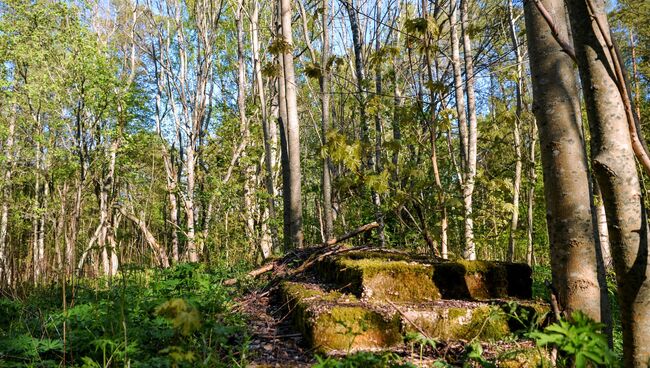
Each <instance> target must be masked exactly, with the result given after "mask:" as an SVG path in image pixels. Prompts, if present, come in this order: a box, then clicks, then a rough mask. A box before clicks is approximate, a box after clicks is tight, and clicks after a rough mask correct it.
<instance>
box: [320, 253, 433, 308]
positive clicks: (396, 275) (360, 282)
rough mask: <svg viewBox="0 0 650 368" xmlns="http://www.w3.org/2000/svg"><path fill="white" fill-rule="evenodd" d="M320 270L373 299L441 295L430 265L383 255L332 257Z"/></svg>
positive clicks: (426, 298) (419, 298)
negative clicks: (391, 258)
mask: <svg viewBox="0 0 650 368" xmlns="http://www.w3.org/2000/svg"><path fill="white" fill-rule="evenodd" d="M317 269H318V272H319V274H320V275H321V276H322V277H323V278H324V279H326V280H327V281H329V282H333V283H335V284H337V285H339V286H341V287H342V288H343V290H345V291H347V292H350V293H353V294H354V295H356V296H357V297H360V298H363V299H364V300H369V301H373V302H385V301H392V302H426V301H432V300H437V299H440V292H439V291H438V289H437V288H436V286H435V284H434V283H433V279H432V275H433V268H432V267H431V265H428V264H422V263H417V262H409V261H405V260H400V261H393V260H386V259H382V258H359V259H353V258H348V257H332V258H330V259H326V260H324V261H323V262H321V263H320V265H318V267H317Z"/></svg>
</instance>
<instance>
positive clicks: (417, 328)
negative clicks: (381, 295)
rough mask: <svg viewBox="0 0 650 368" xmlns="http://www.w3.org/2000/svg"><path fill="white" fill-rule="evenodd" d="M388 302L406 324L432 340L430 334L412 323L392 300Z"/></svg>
mask: <svg viewBox="0 0 650 368" xmlns="http://www.w3.org/2000/svg"><path fill="white" fill-rule="evenodd" d="M386 302H388V304H390V305H391V307H393V308H394V309H395V310H396V311H397V313H399V314H400V315H401V316H402V317H404V319H405V320H406V322H408V323H409V324H410V325H411V326H413V327H415V329H416V330H418V332H419V333H420V334H422V336H424V337H426V338H427V339H429V340H432V338H431V336H429V334H427V333H426V332H425V331H424V330H423V329H422V328H421V327H420V326H418V325H416V324H415V323H414V322H413V321H411V320H410V319H409V318H408V317H407V316H406V314H405V313H404V312H402V310H401V309H399V307H398V306H396V305H395V304H394V303H393V302H391V301H390V300H386Z"/></svg>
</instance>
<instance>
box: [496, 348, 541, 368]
mask: <svg viewBox="0 0 650 368" xmlns="http://www.w3.org/2000/svg"><path fill="white" fill-rule="evenodd" d="M495 363H496V364H497V366H499V367H503V368H519V367H553V363H552V361H551V358H550V354H549V353H548V351H546V350H544V349H541V348H537V347H526V348H516V349H511V350H508V351H505V352H502V353H500V354H499V355H498V356H497V357H496V359H495Z"/></svg>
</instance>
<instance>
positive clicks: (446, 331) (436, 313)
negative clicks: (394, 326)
mask: <svg viewBox="0 0 650 368" xmlns="http://www.w3.org/2000/svg"><path fill="white" fill-rule="evenodd" d="M402 314H403V320H402V324H403V328H404V330H405V332H419V330H422V331H424V332H426V333H427V335H428V336H430V337H433V338H435V339H439V340H471V339H474V338H478V339H481V340H498V339H502V338H504V337H505V336H507V335H508V334H510V332H511V331H510V327H509V324H508V316H507V315H506V314H505V313H504V311H503V310H502V309H501V308H500V307H499V306H496V305H490V304H486V303H469V302H467V303H450V302H444V303H440V302H439V303H435V304H430V305H426V306H425V305H422V306H418V307H416V308H413V309H403V310H402ZM416 326H417V327H416Z"/></svg>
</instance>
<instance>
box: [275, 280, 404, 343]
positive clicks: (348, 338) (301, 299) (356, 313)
mask: <svg viewBox="0 0 650 368" xmlns="http://www.w3.org/2000/svg"><path fill="white" fill-rule="evenodd" d="M280 292H281V297H282V299H283V302H284V304H285V305H286V307H287V310H288V311H290V313H291V315H292V320H293V323H294V326H295V327H296V329H298V330H299V331H300V332H301V333H302V334H303V336H304V337H305V339H306V340H307V342H308V343H309V344H310V345H311V346H312V347H314V348H315V349H317V350H319V351H321V352H324V353H329V352H333V351H342V352H352V351H359V350H382V349H388V348H390V347H393V346H395V345H399V344H401V343H402V335H401V330H400V320H399V316H397V315H395V314H392V315H391V314H383V313H380V312H378V311H376V310H373V309H371V308H369V307H368V306H367V305H365V304H363V303H361V302H359V301H358V300H357V299H356V297H354V296H349V295H345V294H341V293H339V292H325V291H322V290H318V289H316V288H313V287H311V286H309V285H305V284H300V283H295V282H285V283H283V284H282V285H281V287H280Z"/></svg>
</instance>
